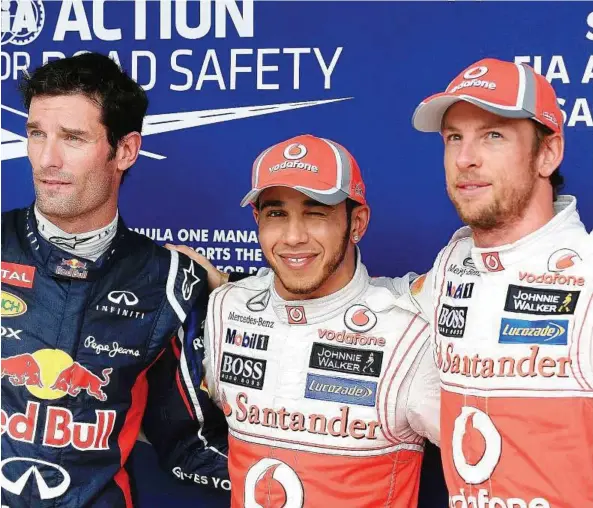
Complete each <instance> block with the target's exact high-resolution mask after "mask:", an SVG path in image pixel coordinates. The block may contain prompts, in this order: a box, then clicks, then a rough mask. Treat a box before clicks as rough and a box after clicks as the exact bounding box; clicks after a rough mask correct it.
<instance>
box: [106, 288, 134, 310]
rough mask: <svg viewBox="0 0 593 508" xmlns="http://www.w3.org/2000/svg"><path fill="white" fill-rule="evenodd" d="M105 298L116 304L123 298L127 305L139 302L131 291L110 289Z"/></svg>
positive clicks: (131, 305)
mask: <svg viewBox="0 0 593 508" xmlns="http://www.w3.org/2000/svg"><path fill="white" fill-rule="evenodd" d="M107 298H108V299H109V301H110V302H113V303H115V304H118V305H119V304H120V303H121V302H122V300H123V301H124V303H125V304H126V305H129V306H130V307H133V306H134V305H136V304H137V303H138V302H139V300H138V297H137V296H136V295H135V294H134V293H132V292H131V291H112V292H111V293H109V294H108V295H107Z"/></svg>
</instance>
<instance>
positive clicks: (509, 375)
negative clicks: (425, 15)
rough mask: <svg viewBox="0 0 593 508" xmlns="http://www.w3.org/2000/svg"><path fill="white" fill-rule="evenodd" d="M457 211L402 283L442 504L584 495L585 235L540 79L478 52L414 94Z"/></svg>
mask: <svg viewBox="0 0 593 508" xmlns="http://www.w3.org/2000/svg"><path fill="white" fill-rule="evenodd" d="M413 124H414V127H415V128H416V129H418V130H420V131H424V132H440V133H441V135H442V137H443V140H444V143H445V157H444V159H445V173H446V180H447V191H448V193H449V196H450V198H451V200H452V202H453V204H454V205H455V207H456V209H457V211H458V213H459V216H460V217H461V219H462V220H463V221H464V222H465V223H466V224H467V227H464V228H462V229H460V230H459V231H458V232H457V233H455V235H454V236H453V238H452V240H451V242H450V243H449V245H448V246H447V247H445V248H444V249H443V250H442V251H441V252H440V254H439V256H438V257H437V260H436V262H435V264H434V267H433V269H432V270H431V272H429V274H428V275H427V276H426V277H422V278H420V279H418V280H417V281H415V283H414V284H413V285H412V288H411V291H412V293H413V294H414V295H415V297H416V299H417V300H418V301H419V303H420V304H421V306H422V307H423V309H424V311H425V314H426V315H427V316H428V319H430V321H431V329H432V332H433V334H434V337H435V339H436V351H437V363H438V366H439V369H440V371H441V386H442V393H441V398H442V411H441V442H442V447H441V454H442V458H443V465H444V469H445V477H446V481H447V486H448V489H449V495H450V503H449V506H451V507H455V508H461V507H468V506H472V507H474V506H475V507H478V506H479V507H484V508H485V507H494V506H496V507H511V506H513V507H530V508H535V507H538V508H550V507H584V506H593V452H592V450H593V242H592V239H591V237H590V236H588V235H587V233H586V231H585V228H584V226H583V224H582V223H581V221H580V219H579V215H578V213H577V210H576V199H575V198H574V197H572V196H558V195H557V188H558V186H559V185H560V184H561V183H562V177H561V176H560V174H559V170H558V167H559V165H560V162H561V161H562V156H563V150H564V137H563V133H562V114H561V112H560V110H559V108H558V105H557V102H556V95H555V93H554V90H553V88H552V86H551V85H550V84H549V83H548V82H547V81H546V80H545V78H543V77H542V76H540V75H538V74H536V73H535V72H534V71H533V69H532V68H531V67H529V66H527V65H517V64H514V63H510V62H503V61H500V60H494V59H485V60H481V61H479V62H477V63H475V64H473V65H472V66H470V67H469V68H468V69H466V70H464V71H463V72H462V73H461V74H459V76H457V77H456V78H455V79H454V80H453V81H452V82H451V83H450V85H449V86H448V88H447V90H446V91H445V92H444V93H439V94H436V95H433V96H431V97H429V98H428V99H426V100H425V101H424V102H422V103H421V104H420V105H419V106H418V108H417V109H416V111H415V113H414V117H413Z"/></svg>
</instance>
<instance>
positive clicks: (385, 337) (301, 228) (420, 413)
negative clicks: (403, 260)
mask: <svg viewBox="0 0 593 508" xmlns="http://www.w3.org/2000/svg"><path fill="white" fill-rule="evenodd" d="M252 187H253V188H252V190H251V191H250V192H249V193H248V194H247V196H246V197H245V199H244V200H243V203H242V204H243V205H244V206H245V205H248V204H250V205H252V206H253V214H254V217H255V220H256V222H257V224H258V230H259V239H260V244H261V248H262V251H263V253H264V255H265V257H266V260H267V261H268V263H269V265H270V267H271V270H262V271H260V273H259V274H258V275H257V276H255V277H249V278H246V279H243V280H241V281H239V282H235V283H230V284H225V285H224V286H222V287H220V288H219V289H217V290H215V291H214V292H213V293H212V295H211V297H210V303H209V308H208V319H207V322H206V333H205V349H206V361H205V367H206V372H207V374H206V381H207V385H208V390H209V393H210V394H211V396H212V397H213V398H214V400H215V401H216V403H217V404H218V405H219V406H220V407H221V408H222V409H223V411H224V413H225V415H226V417H227V422H228V425H229V471H230V477H231V483H232V506H234V507H239V506H240V507H247V508H253V507H266V508H275V507H282V506H284V507H291V508H296V507H303V506H306V507H318V506H328V507H329V506H340V507H343V508H348V507H352V508H354V507H356V508H362V507H369V508H371V507H377V506H386V507H400V508H410V507H415V506H417V500H418V484H419V479H420V466H421V463H422V456H423V444H424V438H425V437H427V438H429V439H430V440H432V441H433V442H435V443H437V444H438V418H439V389H438V371H437V369H436V365H435V363H434V358H433V355H432V350H431V348H430V342H429V329H428V324H427V322H426V321H424V320H423V319H422V318H420V316H419V314H420V313H419V312H418V310H417V309H416V308H415V306H414V303H413V302H412V300H411V298H410V297H409V295H407V293H406V292H405V290H404V292H403V294H401V295H400V296H397V295H395V293H394V292H392V291H390V290H388V289H387V288H385V287H381V286H377V285H375V284H374V283H373V281H372V280H371V278H370V277H369V275H368V274H367V271H366V268H365V267H364V265H363V264H362V262H361V258H360V252H359V250H358V248H357V246H356V244H357V243H358V242H359V241H360V239H361V238H362V237H363V235H364V233H365V231H366V228H367V225H368V222H369V217H370V209H369V207H368V205H367V203H366V199H365V186H364V183H363V180H362V178H361V175H360V170H359V167H358V165H357V163H356V161H355V160H354V158H353V157H352V155H351V154H350V153H349V152H348V151H347V150H346V149H345V148H344V147H342V146H341V145H339V144H337V143H335V142H333V141H330V140H327V139H322V138H317V137H314V136H310V135H305V136H298V137H296V138H293V139H290V140H288V141H285V142H282V143H279V144H277V145H275V146H272V147H271V148H269V149H267V150H265V151H264V152H263V153H262V154H261V155H260V156H259V157H258V158H257V159H256V161H255V163H254V165H253V185H252ZM404 289H405V288H404Z"/></svg>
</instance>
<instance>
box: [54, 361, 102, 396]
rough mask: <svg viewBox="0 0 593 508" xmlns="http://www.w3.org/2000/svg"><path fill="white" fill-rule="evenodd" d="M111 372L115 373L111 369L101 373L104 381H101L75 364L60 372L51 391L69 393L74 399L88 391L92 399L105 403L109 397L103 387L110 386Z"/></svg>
mask: <svg viewBox="0 0 593 508" xmlns="http://www.w3.org/2000/svg"><path fill="white" fill-rule="evenodd" d="M111 372H113V369H111V368H109V369H103V371H102V372H101V374H102V376H103V379H101V378H100V377H99V376H96V375H95V374H93V373H92V372H91V371H90V370H88V369H87V368H86V367H83V366H82V365H80V363H78V362H74V363H73V364H72V365H71V366H70V367H68V368H67V369H64V370H63V371H62V372H60V374H59V375H58V378H57V379H56V382H55V383H54V384H53V385H52V387H51V389H52V390H60V391H63V392H67V393H68V395H71V396H73V397H76V396H77V395H78V394H79V393H80V391H81V390H86V392H87V393H88V394H89V395H91V396H92V397H95V398H96V399H99V400H100V401H105V400H107V395H105V393H104V392H103V390H102V389H101V387H103V386H105V385H108V384H109V375H110V374H111Z"/></svg>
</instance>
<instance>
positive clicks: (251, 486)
mask: <svg viewBox="0 0 593 508" xmlns="http://www.w3.org/2000/svg"><path fill="white" fill-rule="evenodd" d="M304 503H305V492H304V489H303V484H302V483H301V480H300V479H299V477H298V475H297V474H296V472H295V471H294V469H292V468H291V467H290V466H289V465H288V464H286V463H284V462H282V461H281V460H278V459H271V458H265V459H261V460H260V461H258V462H256V463H255V464H254V465H253V466H251V467H250V468H249V471H248V472H247V476H246V477H245V508H264V507H265V506H282V507H283V508H302V507H303V506H304Z"/></svg>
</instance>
